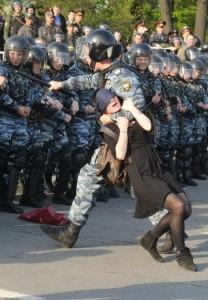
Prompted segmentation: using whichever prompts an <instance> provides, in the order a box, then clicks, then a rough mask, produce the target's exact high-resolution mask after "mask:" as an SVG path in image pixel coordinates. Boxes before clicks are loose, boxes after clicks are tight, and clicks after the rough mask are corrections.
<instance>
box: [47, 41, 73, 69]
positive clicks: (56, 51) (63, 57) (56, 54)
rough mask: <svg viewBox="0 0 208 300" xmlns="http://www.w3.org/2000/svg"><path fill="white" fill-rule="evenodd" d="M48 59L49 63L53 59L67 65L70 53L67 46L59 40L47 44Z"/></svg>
mask: <svg viewBox="0 0 208 300" xmlns="http://www.w3.org/2000/svg"><path fill="white" fill-rule="evenodd" d="M47 54H48V60H49V63H50V64H51V63H52V62H53V61H54V60H59V62H60V63H62V64H63V65H65V66H68V65H69V62H70V55H69V49H68V47H67V46H66V45H65V44H63V43H60V42H52V43H50V44H48V46H47Z"/></svg>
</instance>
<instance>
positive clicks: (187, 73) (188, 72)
mask: <svg viewBox="0 0 208 300" xmlns="http://www.w3.org/2000/svg"><path fill="white" fill-rule="evenodd" d="M192 74H193V69H192V67H191V65H190V66H189V65H187V66H184V65H181V67H180V71H179V75H180V77H181V78H183V79H185V80H187V79H191V77H192Z"/></svg>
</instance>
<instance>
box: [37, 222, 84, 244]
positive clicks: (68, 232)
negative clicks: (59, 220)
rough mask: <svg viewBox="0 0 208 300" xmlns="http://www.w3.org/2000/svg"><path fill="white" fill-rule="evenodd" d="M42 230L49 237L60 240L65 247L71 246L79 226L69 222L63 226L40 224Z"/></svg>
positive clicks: (74, 241)
mask: <svg viewBox="0 0 208 300" xmlns="http://www.w3.org/2000/svg"><path fill="white" fill-rule="evenodd" d="M40 227H41V229H42V231H43V232H44V233H45V234H47V235H48V236H49V237H50V238H52V239H53V240H55V241H58V242H60V243H61V244H62V245H64V246H65V247H67V248H72V247H73V246H74V244H75V243H76V241H77V239H78V235H79V232H80V230H81V226H78V225H75V224H73V223H72V222H69V223H68V224H67V225H65V226H51V225H47V224H42V225H40Z"/></svg>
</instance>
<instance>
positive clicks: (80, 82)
mask: <svg viewBox="0 0 208 300" xmlns="http://www.w3.org/2000/svg"><path fill="white" fill-rule="evenodd" d="M61 88H62V89H66V90H75V91H76V90H90V89H97V88H99V74H98V73H96V74H86V75H80V76H76V77H70V78H69V79H67V80H66V81H63V82H62V85H61Z"/></svg>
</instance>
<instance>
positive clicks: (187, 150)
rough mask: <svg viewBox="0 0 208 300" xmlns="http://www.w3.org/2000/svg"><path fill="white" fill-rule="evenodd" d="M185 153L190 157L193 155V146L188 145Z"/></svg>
mask: <svg viewBox="0 0 208 300" xmlns="http://www.w3.org/2000/svg"><path fill="white" fill-rule="evenodd" d="M184 153H185V155H186V157H190V156H191V155H192V149H191V147H186V148H185V149H184Z"/></svg>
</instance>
